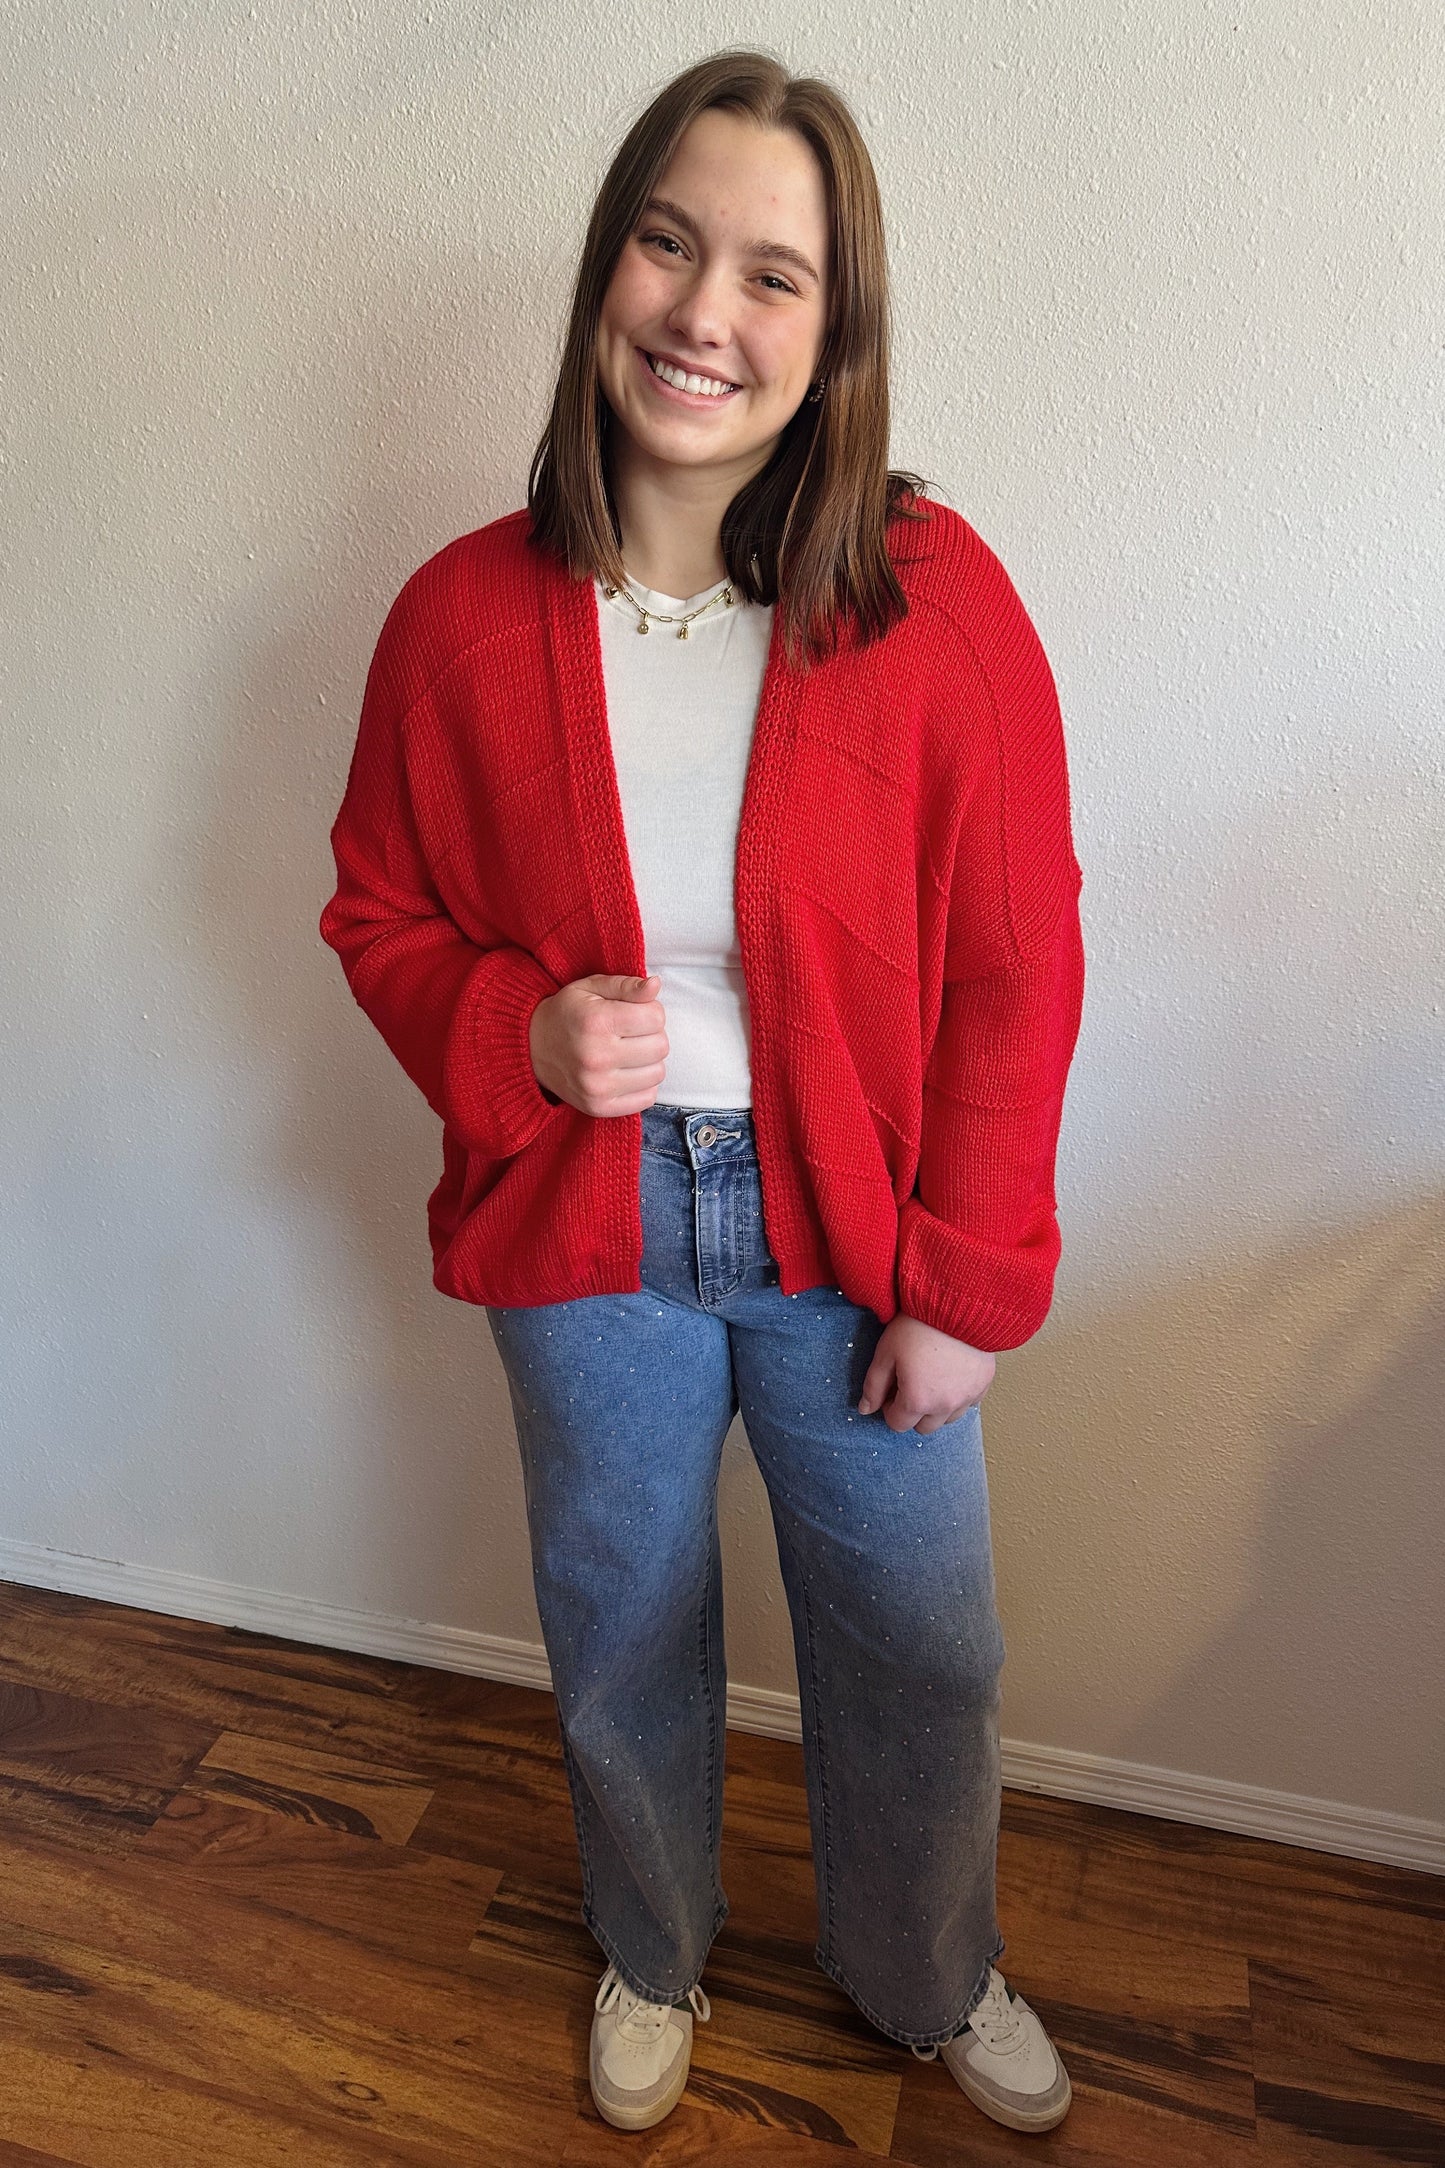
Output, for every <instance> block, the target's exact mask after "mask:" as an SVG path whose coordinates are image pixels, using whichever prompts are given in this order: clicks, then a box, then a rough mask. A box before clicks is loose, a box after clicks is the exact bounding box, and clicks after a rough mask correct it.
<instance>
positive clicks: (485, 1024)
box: [444, 948, 565, 1159]
mask: <svg viewBox="0 0 1445 2168" xmlns="http://www.w3.org/2000/svg"><path fill="white" fill-rule="evenodd" d="M558 991H559V988H558V984H557V981H556V980H555V979H554V978H553V977H552V974H551V973H550V972H549V971H547V970H545V969H544V968H543V966H542V965H541V964H539V963H538V961H537V959H536V957H535V956H533V955H532V954H530V952H529V951H528V950H526V949H521V948H498V949H489V950H488V951H487V953H486V954H485V955H484V956H483V957H482V959H481V961H480V962H479V963H478V964H477V965H476V966H475V967H474V969H473V971H472V973H471V976H470V977H469V978H468V980H467V982H466V985H465V986H464V987H463V989H462V995H461V999H460V1001H459V1002H458V1003H457V1009H456V1014H455V1016H454V1017H453V1019H452V1027H451V1032H450V1034H449V1036H448V1040H447V1050H446V1061H445V1071H444V1085H445V1090H446V1097H447V1106H448V1110H449V1113H450V1117H451V1119H452V1121H453V1122H454V1123H455V1125H456V1129H457V1134H458V1135H459V1136H460V1137H461V1139H462V1140H463V1142H464V1143H466V1144H467V1145H469V1146H470V1147H471V1148H472V1149H473V1150H474V1151H478V1152H482V1153H485V1154H486V1156H487V1157H488V1158H490V1159H510V1158H511V1157H512V1155H513V1153H515V1152H520V1151H522V1150H523V1149H524V1148H525V1147H526V1146H527V1145H529V1144H530V1143H531V1142H532V1140H533V1138H534V1137H536V1136H537V1135H539V1134H540V1132H541V1131H542V1130H543V1129H544V1128H545V1127H546V1125H547V1123H548V1122H549V1121H551V1120H552V1119H553V1117H554V1116H555V1115H556V1114H557V1113H558V1111H559V1110H560V1108H561V1107H562V1106H563V1105H564V1104H565V1102H564V1101H562V1100H560V1099H558V1100H551V1099H548V1098H546V1097H545V1096H544V1095H543V1091H542V1087H541V1085H540V1084H539V1083H538V1082H537V1074H536V1071H535V1070H534V1069H533V1067H532V1052H531V1046H530V1043H529V1034H530V1030H531V1023H532V1011H533V1010H534V1009H535V1008H536V1006H537V1004H538V1002H539V1001H544V1000H545V999H546V998H547V996H548V995H549V994H555V993H557V992H558Z"/></svg>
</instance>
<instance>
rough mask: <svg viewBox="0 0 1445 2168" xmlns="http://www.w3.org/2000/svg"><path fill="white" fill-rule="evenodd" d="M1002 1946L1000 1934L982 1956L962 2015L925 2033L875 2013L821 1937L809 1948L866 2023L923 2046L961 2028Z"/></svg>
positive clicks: (909, 2044) (980, 1995) (980, 1997)
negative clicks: (811, 1948)
mask: <svg viewBox="0 0 1445 2168" xmlns="http://www.w3.org/2000/svg"><path fill="white" fill-rule="evenodd" d="M1004 1948H1005V1940H1004V1937H1003V1936H1002V1935H1000V1936H999V1938H998V1940H997V1942H996V1943H995V1944H994V1946H993V1949H992V1951H991V1952H990V1954H989V1955H988V1957H986V1958H985V1960H984V1965H983V1970H982V1972H981V1973H980V1974H979V1976H978V1978H977V1980H975V1982H974V1984H973V1987H972V1988H971V1990H970V1991H969V1993H968V1995H967V1996H966V1997H965V1998H964V2005H963V2012H962V2015H961V2016H960V2017H958V2018H957V2019H956V2020H955V2022H954V2023H953V2024H952V2025H948V2026H945V2027H944V2029H943V2031H942V2032H926V2033H921V2032H920V2033H914V2032H905V2031H904V2030H903V2028H902V2027H901V2026H899V2025H890V2024H889V2023H888V2021H887V2020H886V2019H885V2018H882V2017H880V2016H879V2015H878V2012H877V2011H876V2010H875V2009H874V2008H873V2006H872V2004H871V2003H868V2002H865V2001H864V1999H863V1997H862V1996H861V1995H860V1994H859V1992H858V1990H857V1988H856V1987H854V1986H853V1984H852V1982H851V1981H850V1980H849V1979H848V1977H847V1975H846V1974H845V1973H844V1971H843V1968H842V1967H841V1965H839V1964H838V1963H836V1961H835V1960H834V1959H833V1958H831V1957H830V1956H828V1954H827V1952H826V1951H825V1950H824V1948H823V1945H822V1943H821V1941H820V1942H819V1943H818V1944H817V1946H816V1947H815V1949H814V1951H813V1958H814V1961H815V1963H816V1964H818V1965H819V1966H820V1967H821V1969H822V1970H823V1971H824V1972H826V1973H827V1975H828V1978H829V1979H830V1980H836V1981H837V1983H838V1985H839V1987H841V1988H842V1989H843V1991H844V1993H845V1994H848V1995H851V1997H852V1998H853V2000H854V2002H856V2003H857V2005H858V2008H859V2009H860V2010H861V2011H862V2012H863V2015H864V2016H865V2017H866V2018H867V2019H868V2021H869V2023H870V2024H872V2025H876V2026H877V2027H878V2030H879V2031H880V2032H881V2033H886V2034H887V2035H888V2038H889V2039H890V2040H896V2041H897V2042H898V2043H899V2045H900V2046H901V2047H912V2048H926V2047H933V2046H935V2045H937V2046H940V2047H941V2046H942V2045H943V2042H944V2041H945V2040H951V2039H952V2038H953V2036H954V2034H955V2033H959V2032H962V2030H963V2028H964V2026H965V2025H966V2024H967V2023H968V2020H969V2018H970V2016H971V2015H972V2013H973V2012H974V2010H976V2009H977V2007H978V2005H979V2004H980V2003H981V2002H982V2001H983V1998H984V1996H985V1995H986V1994H987V1992H988V1981H989V1973H990V1971H991V1970H992V1968H993V1965H994V1963H995V1961H996V1959H998V1958H1000V1957H1002V1955H1003V1952H1004Z"/></svg>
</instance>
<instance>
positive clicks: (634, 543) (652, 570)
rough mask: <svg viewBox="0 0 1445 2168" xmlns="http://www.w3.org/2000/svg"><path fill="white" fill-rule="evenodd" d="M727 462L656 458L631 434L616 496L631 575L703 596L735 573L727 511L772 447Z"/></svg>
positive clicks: (623, 449)
mask: <svg viewBox="0 0 1445 2168" xmlns="http://www.w3.org/2000/svg"><path fill="white" fill-rule="evenodd" d="M772 449H773V448H772V446H771V445H768V446H767V447H766V449H765V450H764V451H763V453H762V455H761V456H758V455H757V454H756V453H755V454H753V455H752V457H751V458H749V459H746V460H734V461H730V462H728V463H727V464H725V465H719V466H705V467H704V466H696V467H689V466H681V465H679V464H678V463H677V461H675V460H669V459H654V458H652V457H651V456H650V455H649V454H648V453H645V452H642V451H640V450H639V449H638V447H637V446H636V445H635V444H633V443H632V441H631V439H630V438H622V440H621V441H620V442H619V443H618V444H617V445H616V447H615V449H614V452H613V458H612V468H611V481H612V494H613V498H614V500H615V501H616V505H617V518H618V524H619V525H620V527H621V529H622V562H623V564H624V565H625V566H626V568H627V572H628V575H629V577H630V578H632V579H634V580H636V581H638V582H639V583H640V584H641V585H642V586H643V587H652V588H655V589H656V590H657V591H658V593H659V594H664V595H683V596H686V595H698V594H701V593H702V591H703V589H704V588H705V587H714V586H716V585H717V584H718V582H719V581H721V580H725V579H726V578H727V572H728V568H727V562H726V559H725V558H724V556H723V551H722V521H723V514H724V512H726V510H727V508H728V506H729V505H730V504H731V503H732V500H733V498H734V497H735V496H736V495H737V493H738V491H739V490H740V489H741V488H742V486H743V484H744V483H745V482H748V481H751V479H752V477H753V476H754V475H755V474H757V473H758V472H759V471H760V470H761V469H762V467H764V466H765V465H766V464H767V460H768V458H769V456H770V455H771V452H772Z"/></svg>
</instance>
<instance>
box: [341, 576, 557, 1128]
mask: <svg viewBox="0 0 1445 2168" xmlns="http://www.w3.org/2000/svg"><path fill="white" fill-rule="evenodd" d="M408 597H409V588H404V589H403V590H402V593H401V594H400V595H399V596H398V597H397V600H396V601H395V602H394V603H393V605H392V607H391V610H390V612H389V613H388V616H387V619H386V623H385V624H384V626H383V628H382V632H381V636H380V639H379V640H378V642H377V647H376V652H375V654H374V655H373V657H372V661H371V666H370V669H369V671H368V673H367V681H366V690H365V693H364V695H363V699H362V707H361V719H360V724H359V727H358V730H357V737H356V746H355V750H354V752H353V754H352V759H351V767H350V773H349V775H348V777H347V783H346V791H345V795H344V797H343V799H342V802H341V809H340V811H339V812H338V814H337V816H336V820H335V823H334V825H333V827H332V830H331V848H332V853H333V856H334V858H335V860H336V889H335V893H334V894H333V895H332V897H331V899H330V901H329V902H328V903H327V904H326V907H325V909H324V910H323V911H322V914H321V922H320V932H321V938H322V940H323V941H325V942H326V943H327V944H328V946H330V947H331V948H333V949H335V951H336V953H337V955H338V956H339V957H340V959H341V965H342V969H343V971H344V972H345V974H346V979H347V983H348V985H349V986H350V988H351V992H352V995H353V996H354V998H355V1000H356V1002H357V1004H358V1006H359V1007H360V1008H361V1009H362V1011H363V1012H364V1013H365V1014H366V1015H367V1016H368V1017H369V1018H370V1019H371V1021H372V1023H373V1024H374V1025H375V1026H376V1028H377V1030H378V1031H379V1032H380V1034H381V1036H382V1038H383V1040H384V1041H385V1042H386V1044H387V1046H388V1047H389V1048H390V1050H391V1052H392V1053H393V1054H394V1055H395V1057H396V1059H397V1060H398V1062H400V1064H401V1066H402V1068H403V1069H404V1070H405V1072H406V1074H407V1075H408V1076H409V1077H410V1078H411V1080H412V1082H413V1083H414V1084H415V1085H416V1086H417V1087H418V1089H419V1090H420V1091H421V1092H422V1093H423V1094H424V1096H425V1097H426V1099H427V1101H428V1103H429V1105H430V1106H431V1107H432V1108H433V1110H434V1111H435V1112H436V1113H437V1114H439V1115H440V1116H441V1118H442V1121H443V1122H444V1123H445V1124H446V1125H448V1126H449V1127H450V1128H451V1129H452V1130H453V1131H454V1133H455V1134H456V1136H457V1137H458V1139H459V1140H460V1141H461V1142H462V1143H463V1144H464V1145H466V1146H467V1147H469V1148H470V1149H472V1150H474V1151H477V1152H480V1153H483V1154H485V1155H486V1156H487V1157H489V1158H493V1159H506V1158H509V1157H511V1155H512V1154H513V1153H516V1152H520V1151H521V1150H522V1149H523V1147H524V1146H526V1145H528V1144H530V1143H531V1141H532V1139H533V1138H534V1137H535V1136H537V1135H538V1133H539V1132H540V1131H541V1130H542V1129H543V1128H544V1127H545V1126H546V1124H547V1123H548V1122H550V1121H552V1120H554V1119H555V1118H556V1117H557V1114H558V1110H559V1109H560V1108H561V1107H562V1106H563V1105H564V1104H565V1102H564V1101H562V1100H554V1099H551V1098H549V1097H547V1096H546V1095H544V1093H543V1091H542V1087H541V1086H540V1084H539V1083H538V1081H537V1076H536V1072H535V1071H534V1069H533V1067H532V1057H531V1049H530V1043H529V1032H530V1027H531V1021H532V1011H533V1010H534V1009H535V1008H536V1006H537V1004H538V1002H539V1001H541V1000H543V999H544V998H545V997H546V996H547V995H549V994H554V993H556V992H557V990H558V986H557V981H556V980H555V979H554V978H553V977H552V975H551V973H550V972H548V971H547V970H546V969H545V968H544V967H543V965H542V964H540V963H539V962H538V961H537V959H536V957H535V956H533V955H532V954H531V952H530V951H529V950H526V949H522V948H517V947H514V946H512V945H510V944H508V943H504V942H502V941H500V940H498V942H497V943H496V944H495V945H491V944H483V943H479V942H477V941H474V940H472V939H471V938H470V937H469V936H468V935H466V934H464V933H463V932H462V930H461V928H460V927H459V926H458V925H457V923H456V921H455V920H454V919H453V918H452V917H451V915H450V913H449V912H448V911H447V909H446V907H445V905H444V904H443V902H442V899H441V897H440V896H439V895H438V893H437V890H436V887H435V885H434V882H433V880H432V877H431V873H430V870H429V866H428V862H427V858H426V853H425V851H424V849H423V846H422V842H421V838H420V836H419V834H418V831H417V824H416V820H415V816H414V812H413V805H412V793H411V787H410V779H409V776H408V767H407V742H406V728H405V726H406V718H407V714H408V713H409V712H410V708H411V706H412V704H413V701H414V699H415V698H420V697H424V688H423V691H422V692H415V691H414V682H415V677H416V658H415V657H414V656H413V655H412V654H411V653H410V652H409V647H410V643H409V639H408V609H407V604H408Z"/></svg>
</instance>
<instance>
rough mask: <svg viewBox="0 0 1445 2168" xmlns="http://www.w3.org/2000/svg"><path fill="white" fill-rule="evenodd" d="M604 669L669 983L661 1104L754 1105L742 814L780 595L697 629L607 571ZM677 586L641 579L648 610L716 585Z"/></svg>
mask: <svg viewBox="0 0 1445 2168" xmlns="http://www.w3.org/2000/svg"><path fill="white" fill-rule="evenodd" d="M594 585H595V586H596V590H597V621H598V627H599V630H600V633H601V644H602V678H603V685H604V688H605V691H606V696H607V720H608V725H609V728H610V731H611V736H612V753H613V759H614V760H615V762H616V766H617V785H618V791H619V794H620V796H621V800H622V820H623V826H624V828H625V830H626V832H627V850H628V856H629V858H630V860H631V865H632V878H633V883H634V885H635V887H636V890H637V903H638V909H639V910H640V912H641V914H642V933H643V940H644V944H645V953H646V968H647V969H648V970H649V971H653V972H656V974H657V975H658V977H659V978H660V979H661V981H662V984H661V986H660V987H659V988H658V991H657V999H658V1000H659V1001H660V1002H661V1003H662V1007H663V1010H664V1012H665V1028H666V1031H667V1038H668V1048H669V1051H668V1056H667V1074H666V1075H665V1076H664V1077H663V1080H662V1082H661V1084H660V1085H659V1086H658V1089H657V1100H658V1104H659V1105H666V1106H682V1107H750V1106H751V1105H752V1101H753V1090H752V1066H751V1062H750V1060H749V1048H750V1037H749V1022H748V1000H747V990H746V988H745V986H744V984H743V971H742V954H741V951H740V949H739V947H738V939H737V927H736V923H735V921H734V918H733V875H734V862H735V857H736V852H737V839H738V817H739V815H740V813H741V811H742V800H743V785H744V783H745V782H746V780H747V772H748V759H749V755H750V753H751V751H752V742H753V724H754V721H755V720H756V717H757V710H758V696H759V694H760V693H761V690H762V682H763V670H764V666H765V664H766V662H767V657H768V646H769V642H770V640H771V637H772V626H773V610H774V606H773V605H772V604H762V603H749V602H745V601H743V600H742V598H741V597H738V598H737V599H736V600H735V601H734V602H733V604H732V607H731V608H729V607H728V606H727V604H725V603H721V602H720V603H718V604H717V606H716V607H715V608H714V609H711V610H709V611H708V613H707V615H706V616H705V617H700V618H698V619H697V621H696V622H695V623H694V624H692V625H690V626H689V627H688V633H687V638H686V639H685V640H680V639H679V638H678V636H677V627H676V625H659V624H658V623H656V622H655V621H653V622H652V623H651V624H650V625H649V627H648V630H647V633H646V634H645V635H643V634H640V633H639V632H638V629H637V627H638V622H639V619H638V613H637V611H636V610H634V609H633V607H632V605H631V603H630V602H628V601H626V600H625V599H624V597H623V596H621V595H614V596H612V597H610V598H609V596H608V595H607V594H606V593H605V591H604V589H603V586H602V583H601V581H600V580H599V581H596V582H594ZM721 585H722V582H721V581H720V580H714V581H712V582H711V584H710V585H709V586H707V587H705V588H703V589H702V590H701V592H700V593H698V594H696V595H688V596H683V597H678V596H676V595H664V594H663V593H662V592H661V591H660V590H659V589H657V588H654V587H644V586H643V585H642V583H641V582H640V581H639V580H629V582H628V586H629V588H630V591H631V592H632V593H633V594H634V595H636V596H637V598H638V600H639V602H641V603H642V604H643V605H644V606H645V607H647V608H648V609H655V610H661V611H663V612H664V613H665V614H666V615H668V616H672V617H681V616H684V615H685V614H686V613H687V612H688V611H689V610H694V609H696V608H697V607H698V606H699V605H700V604H701V603H704V602H706V601H707V600H708V598H709V596H711V595H715V594H716V593H717V592H718V590H719V588H720V587H721Z"/></svg>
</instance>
